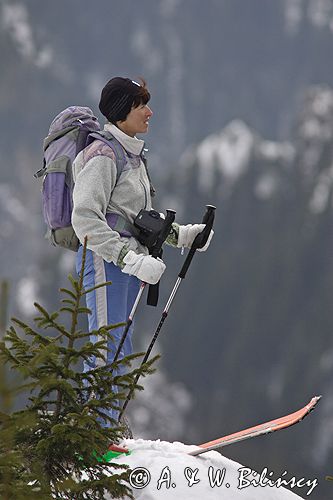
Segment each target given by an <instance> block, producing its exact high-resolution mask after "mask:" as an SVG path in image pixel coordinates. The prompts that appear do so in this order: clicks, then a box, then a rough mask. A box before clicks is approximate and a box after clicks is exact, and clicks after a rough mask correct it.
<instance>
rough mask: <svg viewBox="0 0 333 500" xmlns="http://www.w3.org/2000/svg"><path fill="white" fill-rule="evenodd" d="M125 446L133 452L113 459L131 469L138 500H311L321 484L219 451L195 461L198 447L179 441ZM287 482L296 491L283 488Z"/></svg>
mask: <svg viewBox="0 0 333 500" xmlns="http://www.w3.org/2000/svg"><path fill="white" fill-rule="evenodd" d="M122 445H124V446H127V447H128V448H129V449H131V450H132V453H131V454H130V455H127V456H124V455H122V456H120V457H118V458H116V459H114V460H115V461H117V462H118V463H125V464H128V465H129V466H130V468H131V469H132V473H131V484H132V487H133V494H134V497H135V499H137V500H173V499H175V500H176V499H177V500H221V499H223V500H234V499H237V500H296V499H297V498H298V499H299V498H309V497H310V498H311V493H312V492H313V490H314V489H315V487H316V484H317V482H316V480H315V479H314V478H313V479H309V478H307V479H306V478H300V477H298V478H296V477H292V476H291V475H290V474H288V473H286V474H284V475H281V476H280V477H278V476H277V475H276V474H275V473H273V471H269V470H265V469H264V470H263V471H258V472H257V473H255V472H254V473H253V472H252V471H250V469H249V468H248V467H243V466H242V465H240V464H238V463H236V462H233V461H231V460H229V459H227V458H225V457H223V456H222V455H220V454H219V453H218V452H216V451H211V452H208V453H205V454H204V455H201V456H200V457H192V456H189V455H187V454H186V452H188V451H190V450H191V449H194V448H195V447H193V446H187V445H185V444H182V443H178V442H175V443H169V442H166V441H146V440H143V439H138V440H130V439H128V440H125V441H124V442H123V443H122ZM269 480H270V481H271V483H272V482H273V481H274V482H275V483H276V484H275V485H273V484H269ZM282 480H283V481H285V482H284V483H282V484H281V481H282ZM286 482H288V484H289V485H290V486H292V487H293V492H290V491H289V490H287V489H285V488H284V487H283V485H285V484H286ZM106 498H110V497H106Z"/></svg>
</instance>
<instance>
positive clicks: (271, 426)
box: [188, 396, 321, 456]
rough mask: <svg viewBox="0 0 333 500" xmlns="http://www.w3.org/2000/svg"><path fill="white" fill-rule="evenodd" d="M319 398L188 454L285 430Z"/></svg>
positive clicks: (308, 411)
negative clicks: (288, 412)
mask: <svg viewBox="0 0 333 500" xmlns="http://www.w3.org/2000/svg"><path fill="white" fill-rule="evenodd" d="M320 398H321V396H315V397H313V398H312V399H311V401H310V402H309V403H308V404H307V405H306V406H304V407H303V408H301V409H300V410H298V411H295V412H294V413H290V414H289V415H286V416H284V417H281V418H277V419H275V420H271V421H270V422H264V423H263V424H260V425H256V426H254V427H249V428H248V429H244V430H243V431H239V432H235V433H234V434H229V435H228V436H223V437H221V438H219V439H215V440H214V441H208V442H207V443H202V444H200V445H198V447H197V449H196V450H193V451H190V452H188V454H189V455H193V456H196V455H201V454H202V453H206V452H207V451H211V450H218V449H219V448H222V447H223V446H228V445H229V444H234V443H238V442H240V441H244V440H245V439H251V438H254V437H257V436H261V435H262V434H268V433H270V432H275V431H279V430H280V429H286V428H287V427H290V426H291V425H294V424H297V423H298V422H300V421H301V420H303V418H304V417H306V416H307V415H308V414H309V413H310V412H311V411H312V410H313V409H314V408H315V406H316V405H317V403H318V401H319V400H320Z"/></svg>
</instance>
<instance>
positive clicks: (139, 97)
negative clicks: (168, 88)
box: [132, 78, 150, 108]
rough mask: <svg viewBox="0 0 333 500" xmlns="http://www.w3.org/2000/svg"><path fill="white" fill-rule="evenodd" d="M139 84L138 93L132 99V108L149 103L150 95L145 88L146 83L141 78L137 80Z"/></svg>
mask: <svg viewBox="0 0 333 500" xmlns="http://www.w3.org/2000/svg"><path fill="white" fill-rule="evenodd" d="M139 82H140V87H138V93H137V94H136V96H135V97H134V99H133V104H132V108H137V107H138V106H140V105H141V104H147V102H149V100H150V93H149V90H148V88H147V82H146V81H145V80H144V79H143V78H139ZM135 83H136V82H135Z"/></svg>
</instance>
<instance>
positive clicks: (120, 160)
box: [86, 130, 127, 182]
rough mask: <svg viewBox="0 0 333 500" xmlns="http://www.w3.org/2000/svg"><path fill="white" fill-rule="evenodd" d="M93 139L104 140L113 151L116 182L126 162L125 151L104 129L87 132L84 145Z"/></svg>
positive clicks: (90, 142)
mask: <svg viewBox="0 0 333 500" xmlns="http://www.w3.org/2000/svg"><path fill="white" fill-rule="evenodd" d="M95 140H99V141H102V142H104V144H106V145H107V146H109V147H110V148H111V149H112V151H113V152H114V154H115V156H116V168H117V179H116V182H118V180H119V177H120V174H121V173H122V171H123V168H124V166H125V165H126V163H127V158H126V151H125V149H124V148H123V147H122V145H121V144H120V142H119V141H117V139H116V138H115V137H114V136H113V135H112V134H110V133H109V132H107V131H105V130H100V131H99V132H93V133H91V134H89V136H88V138H87V143H86V146H89V145H90V144H92V143H93V142H94V141H95Z"/></svg>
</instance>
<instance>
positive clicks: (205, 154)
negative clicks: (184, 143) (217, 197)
mask: <svg viewBox="0 0 333 500" xmlns="http://www.w3.org/2000/svg"><path fill="white" fill-rule="evenodd" d="M253 145H254V136H253V134H252V132H251V130H250V129H249V127H248V126H247V125H246V124H245V123H244V122H242V121H241V120H233V121H232V122H230V123H229V125H227V126H226V127H225V128H224V129H223V130H222V132H221V133H219V134H212V135H210V136H208V137H207V138H206V139H204V140H203V141H202V142H201V143H200V145H199V146H198V148H197V159H198V163H199V186H200V188H201V190H202V191H205V192H209V191H210V190H211V189H212V187H213V185H214V179H215V171H216V170H217V171H219V172H220V173H221V174H222V176H223V179H224V181H225V182H228V183H229V184H233V183H234V182H235V181H236V180H237V179H238V178H239V177H240V176H241V175H242V173H243V172H244V171H245V170H246V167H247V165H248V162H249V159H250V156H251V152H252V149H253Z"/></svg>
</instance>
